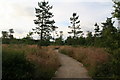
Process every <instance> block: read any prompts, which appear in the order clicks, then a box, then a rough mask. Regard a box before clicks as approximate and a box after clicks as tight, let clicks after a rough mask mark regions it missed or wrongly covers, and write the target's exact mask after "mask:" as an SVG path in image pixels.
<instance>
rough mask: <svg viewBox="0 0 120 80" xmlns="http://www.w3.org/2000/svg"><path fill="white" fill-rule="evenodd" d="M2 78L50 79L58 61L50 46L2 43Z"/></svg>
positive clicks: (7, 79) (14, 79)
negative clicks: (40, 46)
mask: <svg viewBox="0 0 120 80" xmlns="http://www.w3.org/2000/svg"><path fill="white" fill-rule="evenodd" d="M2 49H3V50H2V54H3V55H2V56H3V62H2V64H3V65H2V68H3V72H2V74H3V75H2V77H3V78H2V79H3V80H36V79H39V80H50V79H51V78H52V77H53V76H54V73H55V71H56V70H57V68H58V67H59V61H58V60H57V55H56V53H55V52H54V51H53V49H51V48H50V47H43V48H39V47H37V46H36V45H2Z"/></svg>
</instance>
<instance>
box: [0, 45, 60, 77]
mask: <svg viewBox="0 0 120 80" xmlns="http://www.w3.org/2000/svg"><path fill="white" fill-rule="evenodd" d="M2 48H3V49H4V50H8V51H17V52H23V53H25V55H26V59H28V60H29V61H31V62H33V63H34V64H35V65H36V67H37V70H36V73H35V74H36V76H37V78H40V77H39V76H41V75H43V76H44V78H45V77H51V76H52V75H53V74H54V72H55V71H56V70H57V68H58V67H59V64H60V63H59V61H58V58H57V54H56V52H55V51H54V47H38V46H37V45H15V44H14V45H5V44H4V45H2ZM40 72H41V73H40Z"/></svg>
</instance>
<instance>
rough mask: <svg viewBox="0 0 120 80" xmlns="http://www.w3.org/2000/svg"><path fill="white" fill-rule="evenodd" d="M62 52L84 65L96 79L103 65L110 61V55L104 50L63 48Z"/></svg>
mask: <svg viewBox="0 0 120 80" xmlns="http://www.w3.org/2000/svg"><path fill="white" fill-rule="evenodd" d="M60 52H61V53H63V54H66V55H69V56H71V57H73V58H74V59H76V60H78V61H79V62H81V63H83V65H84V66H85V67H86V68H87V70H88V73H89V75H90V76H91V77H96V75H97V74H99V73H100V70H99V69H102V68H101V65H104V63H106V62H108V60H109V55H108V53H107V52H106V51H105V49H102V48H95V47H71V46H62V47H61V48H60ZM105 67H106V66H105Z"/></svg>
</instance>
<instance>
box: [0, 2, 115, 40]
mask: <svg viewBox="0 0 120 80" xmlns="http://www.w3.org/2000/svg"><path fill="white" fill-rule="evenodd" d="M40 1H42V0H1V1H0V7H1V8H0V17H1V19H0V26H2V27H0V30H1V31H2V30H7V29H10V28H13V29H15V31H16V36H17V35H18V36H21V37H22V36H25V35H26V33H27V32H29V31H31V29H32V28H34V27H35V26H36V25H35V24H34V22H33V20H34V19H35V9H34V8H35V7H38V5H37V3H38V2H40ZM49 2H50V5H53V9H52V10H51V11H52V12H53V14H54V18H53V19H55V22H56V23H55V25H56V26H58V27H59V29H58V30H59V31H64V34H65V37H66V36H68V34H67V32H68V31H69V29H68V26H69V25H70V20H69V18H70V17H71V16H72V13H73V12H77V14H78V15H79V19H80V20H81V28H82V29H83V31H84V32H86V31H88V30H89V31H92V32H93V28H94V23H95V22H98V23H99V24H100V22H101V21H105V20H106V17H110V16H111V11H112V5H113V3H112V0H57V1H56V0H49ZM35 37H36V36H35ZM36 38H37V37H36Z"/></svg>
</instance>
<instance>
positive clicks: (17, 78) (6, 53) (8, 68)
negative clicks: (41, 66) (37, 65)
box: [2, 49, 35, 80]
mask: <svg viewBox="0 0 120 80" xmlns="http://www.w3.org/2000/svg"><path fill="white" fill-rule="evenodd" d="M2 54H3V60H2V79H3V80H32V79H33V73H34V70H35V69H34V65H33V63H31V62H30V61H28V60H27V59H26V56H25V54H24V53H23V52H20V51H13V50H6V49H3V51H2Z"/></svg>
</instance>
